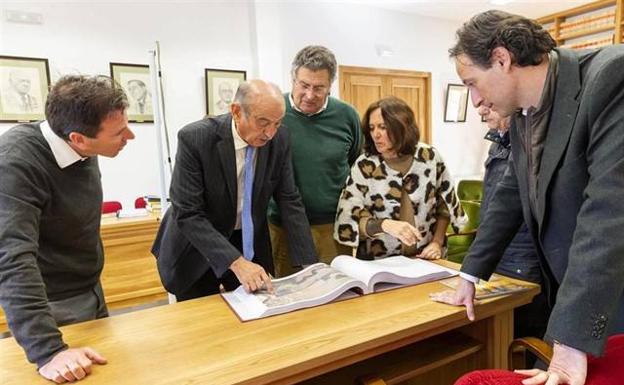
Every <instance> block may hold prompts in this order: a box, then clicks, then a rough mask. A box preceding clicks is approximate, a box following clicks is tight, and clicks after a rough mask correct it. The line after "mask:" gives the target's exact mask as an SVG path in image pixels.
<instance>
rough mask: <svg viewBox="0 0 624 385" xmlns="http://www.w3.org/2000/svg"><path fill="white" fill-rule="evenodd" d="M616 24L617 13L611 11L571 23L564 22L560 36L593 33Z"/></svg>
mask: <svg viewBox="0 0 624 385" xmlns="http://www.w3.org/2000/svg"><path fill="white" fill-rule="evenodd" d="M614 24H615V11H609V12H606V13H602V14H597V15H591V16H587V17H583V18H579V19H574V20H570V21H564V22H562V23H561V24H560V25H559V36H560V37H561V38H564V37H565V36H566V35H570V34H573V33H578V32H581V31H591V30H594V29H599V28H602V27H609V26H611V27H612V26H613V25H614Z"/></svg>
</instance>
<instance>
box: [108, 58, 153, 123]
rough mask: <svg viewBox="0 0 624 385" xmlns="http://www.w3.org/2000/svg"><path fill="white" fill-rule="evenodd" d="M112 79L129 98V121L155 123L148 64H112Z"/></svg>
mask: <svg viewBox="0 0 624 385" xmlns="http://www.w3.org/2000/svg"><path fill="white" fill-rule="evenodd" d="M110 72H111V77H112V78H113V79H114V80H115V81H116V82H117V84H119V85H120V86H121V88H123V90H124V91H125V93H126V95H127V96H128V110H127V112H128V121H129V122H135V123H151V122H153V121H154V111H153V107H152V90H151V85H152V83H151V79H150V72H149V66H148V65H146V64H128V63H110Z"/></svg>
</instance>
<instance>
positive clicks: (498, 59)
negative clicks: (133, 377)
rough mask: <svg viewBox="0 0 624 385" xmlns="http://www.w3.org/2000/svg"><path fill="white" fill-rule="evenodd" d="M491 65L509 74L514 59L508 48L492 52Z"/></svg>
mask: <svg viewBox="0 0 624 385" xmlns="http://www.w3.org/2000/svg"><path fill="white" fill-rule="evenodd" d="M490 63H492V67H497V68H500V69H502V70H503V71H504V72H508V71H509V70H510V69H511V66H512V64H513V57H512V55H511V52H509V50H508V49H507V48H505V47H496V48H494V49H493V50H492V56H491V57H490Z"/></svg>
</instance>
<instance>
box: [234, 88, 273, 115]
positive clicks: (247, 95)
mask: <svg viewBox="0 0 624 385" xmlns="http://www.w3.org/2000/svg"><path fill="white" fill-rule="evenodd" d="M263 93H264V94H267V95H269V96H272V97H274V98H276V99H280V100H281V99H282V98H283V96H282V91H281V90H280V88H279V87H278V86H277V85H276V84H274V83H270V82H265V81H263V80H259V79H254V80H250V81H246V82H242V83H241V84H240V85H239V86H238V90H236V95H235V96H234V103H236V104H239V105H240V106H241V109H242V110H243V113H244V114H245V116H248V115H249V113H250V112H251V106H252V105H253V104H254V101H255V100H256V97H257V96H258V95H260V94H263Z"/></svg>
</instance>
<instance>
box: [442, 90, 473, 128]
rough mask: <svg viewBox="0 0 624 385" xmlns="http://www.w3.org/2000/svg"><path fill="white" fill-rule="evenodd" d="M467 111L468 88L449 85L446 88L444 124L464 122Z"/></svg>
mask: <svg viewBox="0 0 624 385" xmlns="http://www.w3.org/2000/svg"><path fill="white" fill-rule="evenodd" d="M467 110H468V87H466V86H465V85H463V84H449V85H448V86H447V88H446V105H445V107H444V121H445V122H465V121H466V112H467Z"/></svg>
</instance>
